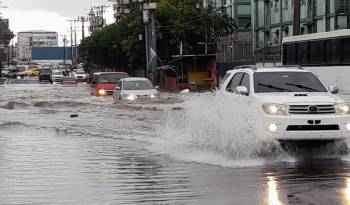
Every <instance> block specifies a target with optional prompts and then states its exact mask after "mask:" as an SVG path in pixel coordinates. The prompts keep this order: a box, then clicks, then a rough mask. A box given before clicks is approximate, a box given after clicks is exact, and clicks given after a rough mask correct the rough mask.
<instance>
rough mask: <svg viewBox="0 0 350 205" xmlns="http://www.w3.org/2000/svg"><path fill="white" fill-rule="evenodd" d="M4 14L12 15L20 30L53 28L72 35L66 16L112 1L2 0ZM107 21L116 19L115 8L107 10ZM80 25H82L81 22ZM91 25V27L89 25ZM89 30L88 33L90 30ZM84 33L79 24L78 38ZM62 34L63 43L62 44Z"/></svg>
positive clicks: (14, 26)
mask: <svg viewBox="0 0 350 205" xmlns="http://www.w3.org/2000/svg"><path fill="white" fill-rule="evenodd" d="M2 2H3V3H2V7H4V6H7V7H8V8H4V9H2V14H3V17H4V18H9V19H10V29H11V30H12V31H13V32H15V33H17V32H19V31H26V30H50V31H56V32H58V33H59V35H68V36H70V31H69V29H70V24H69V22H67V21H66V20H68V19H77V18H78V16H83V15H84V16H86V15H87V12H88V10H87V9H89V8H91V6H99V5H109V6H110V5H111V3H110V2H108V1H107V0H2ZM105 15H106V17H107V22H108V23H112V22H113V11H112V9H111V8H109V9H108V10H107V12H106V13H105ZM77 26H78V25H77ZM86 29H87V28H86ZM85 33H88V32H87V31H86V32H85ZM80 36H81V24H79V31H78V40H80ZM61 41H62V36H61V37H60V44H62V42H61Z"/></svg>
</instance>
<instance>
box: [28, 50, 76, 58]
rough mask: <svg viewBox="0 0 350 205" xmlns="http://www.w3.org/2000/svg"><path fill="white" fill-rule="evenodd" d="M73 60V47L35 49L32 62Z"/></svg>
mask: <svg viewBox="0 0 350 205" xmlns="http://www.w3.org/2000/svg"><path fill="white" fill-rule="evenodd" d="M69 59H72V50H71V47H34V48H32V60H69Z"/></svg>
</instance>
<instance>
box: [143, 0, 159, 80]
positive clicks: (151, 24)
mask: <svg viewBox="0 0 350 205" xmlns="http://www.w3.org/2000/svg"><path fill="white" fill-rule="evenodd" d="M156 8H157V4H156V3H151V2H150V0H147V2H146V3H144V4H143V6H142V10H143V22H144V24H145V49H146V77H148V78H149V79H151V80H154V79H153V72H154V71H155V70H156V69H157V59H158V56H157V39H156V26H155V13H154V10H155V9H156Z"/></svg>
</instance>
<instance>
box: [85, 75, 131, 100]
mask: <svg viewBox="0 0 350 205" xmlns="http://www.w3.org/2000/svg"><path fill="white" fill-rule="evenodd" d="M127 77H129V74H127V73H124V72H102V73H94V74H93V76H92V80H91V94H92V95H95V96H106V95H113V92H114V90H115V88H116V87H117V86H118V83H119V82H120V80H121V79H123V78H127Z"/></svg>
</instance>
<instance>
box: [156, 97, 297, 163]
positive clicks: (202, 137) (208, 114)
mask: <svg viewBox="0 0 350 205" xmlns="http://www.w3.org/2000/svg"><path fill="white" fill-rule="evenodd" d="M187 97H188V99H187V100H186V101H185V102H184V103H183V104H182V107H183V109H175V110H174V109H168V111H166V112H165V116H164V125H162V127H160V130H161V131H160V135H161V136H162V137H161V140H157V141H156V142H155V144H156V145H155V146H154V147H157V148H155V149H157V151H160V152H163V153H167V154H170V155H172V156H174V157H175V158H179V159H180V160H190V161H196V162H200V163H209V164H213V163H214V164H218V165H221V166H250V165H252V166H257V165H263V164H266V163H269V162H272V161H275V160H283V161H286V160H287V161H289V160H291V159H290V158H289V157H287V155H286V154H285V153H284V152H283V150H282V148H281V147H280V145H279V143H277V142H276V141H274V140H272V139H269V138H265V137H263V136H262V135H259V133H256V132H255V128H254V125H255V123H256V120H258V119H257V118H256V117H255V116H256V113H255V110H256V109H253V108H249V110H242V109H241V107H239V106H238V105H239V104H240V103H242V102H241V101H242V99H239V98H238V99H237V98H233V97H232V96H223V95H221V94H219V93H215V94H212V93H206V94H194V95H191V96H187ZM242 162H244V163H242Z"/></svg>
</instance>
